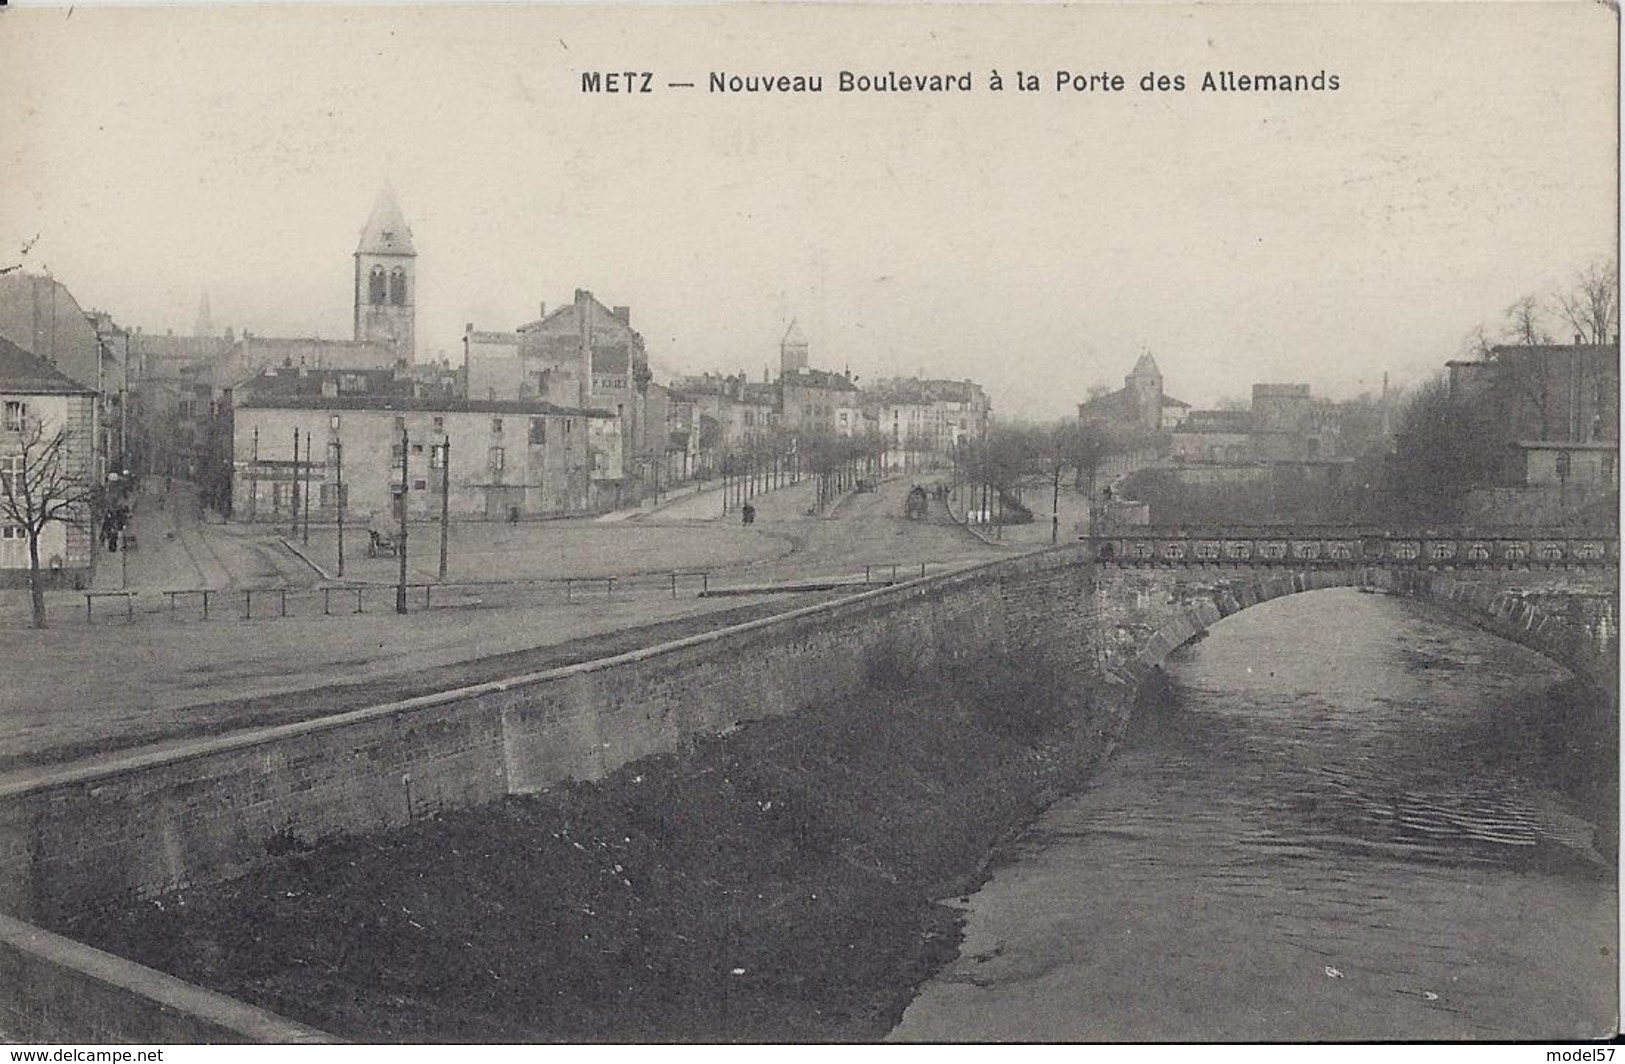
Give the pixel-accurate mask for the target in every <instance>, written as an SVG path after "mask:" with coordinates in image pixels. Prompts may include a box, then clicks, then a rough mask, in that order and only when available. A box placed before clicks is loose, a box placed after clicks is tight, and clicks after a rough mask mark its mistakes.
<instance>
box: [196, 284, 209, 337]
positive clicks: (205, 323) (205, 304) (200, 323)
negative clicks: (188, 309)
mask: <svg viewBox="0 0 1625 1064" xmlns="http://www.w3.org/2000/svg"><path fill="white" fill-rule="evenodd" d="M192 335H193V336H213V335H214V318H213V317H212V316H210V314H209V290H208V289H206V288H205V289H204V290H203V297H202V298H201V299H199V300H198V302H197V324H196V325H194V326H193V327H192Z"/></svg>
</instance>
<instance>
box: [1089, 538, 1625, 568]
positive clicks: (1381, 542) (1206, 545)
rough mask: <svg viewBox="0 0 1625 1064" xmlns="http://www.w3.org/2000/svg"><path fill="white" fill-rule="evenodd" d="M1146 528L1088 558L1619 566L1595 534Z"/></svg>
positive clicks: (1615, 549) (1102, 543)
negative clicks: (1327, 532) (1243, 531)
mask: <svg viewBox="0 0 1625 1064" xmlns="http://www.w3.org/2000/svg"><path fill="white" fill-rule="evenodd" d="M1240 531H1241V530H1235V529H1212V530H1201V531H1197V530H1179V531H1171V530H1166V529H1165V530H1160V531H1154V530H1149V529H1147V530H1144V531H1122V532H1112V533H1110V534H1107V535H1100V536H1094V537H1085V539H1086V540H1087V542H1089V544H1090V547H1091V551H1090V553H1091V555H1092V557H1093V558H1094V559H1095V560H1096V561H1098V562H1102V563H1107V564H1117V565H1178V566H1190V565H1248V566H1257V565H1280V566H1294V567H1305V566H1306V567H1333V566H1341V565H1385V566H1406V567H1413V568H1510V569H1517V568H1526V567H1530V566H1563V567H1571V566H1602V565H1606V566H1614V567H1617V566H1618V565H1619V539H1618V538H1617V537H1615V538H1606V537H1600V536H1563V537H1558V536H1538V535H1517V536H1473V535H1459V534H1441V533H1417V534H1412V533H1390V532H1378V531H1371V530H1352V529H1347V530H1338V533H1337V534H1334V535H1330V536H1327V535H1317V534H1315V531H1316V530H1309V529H1295V530H1293V531H1292V532H1290V533H1283V532H1279V531H1277V532H1275V533H1274V534H1266V535H1258V534H1250V535H1244V534H1238V533H1239V532H1240Z"/></svg>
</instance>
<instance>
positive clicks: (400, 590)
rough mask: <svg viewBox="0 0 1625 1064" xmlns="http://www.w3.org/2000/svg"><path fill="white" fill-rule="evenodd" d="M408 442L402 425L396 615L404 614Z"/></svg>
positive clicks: (408, 483)
mask: <svg viewBox="0 0 1625 1064" xmlns="http://www.w3.org/2000/svg"><path fill="white" fill-rule="evenodd" d="M410 442H411V441H410V440H409V439H408V437H407V434H406V427H405V426H404V425H403V426H401V494H400V496H399V497H400V500H401V534H400V545H399V553H400V558H401V577H400V582H399V583H397V584H396V585H395V612H396V613H405V612H406V491H407V488H408V487H409V486H410V482H409V481H408V480H407V475H408V474H407V466H406V459H407V454H408V446H407V445H408V444H409V443H410Z"/></svg>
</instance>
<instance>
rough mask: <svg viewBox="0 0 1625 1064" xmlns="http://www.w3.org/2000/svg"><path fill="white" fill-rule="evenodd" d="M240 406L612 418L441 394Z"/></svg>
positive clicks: (258, 401) (310, 398) (294, 399)
mask: <svg viewBox="0 0 1625 1064" xmlns="http://www.w3.org/2000/svg"><path fill="white" fill-rule="evenodd" d="M239 409H259V410H379V411H401V412H413V413H432V414H532V415H540V414H559V415H565V416H569V417H597V418H612V417H614V416H615V415H614V414H612V413H610V412H608V411H606V410H580V409H576V408H574V407H565V406H555V405H554V404H552V403H543V402H537V401H534V400H528V399H448V398H445V397H443V396H421V397H407V396H379V395H339V396H323V395H300V396H267V397H263V398H262V397H259V396H255V397H252V398H249V399H247V400H246V401H244V402H242V403H240V404H239Z"/></svg>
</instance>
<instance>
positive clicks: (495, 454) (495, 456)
mask: <svg viewBox="0 0 1625 1064" xmlns="http://www.w3.org/2000/svg"><path fill="white" fill-rule="evenodd" d="M505 457H506V455H505V454H504V453H503V450H502V448H501V447H493V448H491V455H490V460H489V462H488V463H487V464H488V465H489V466H490V467H491V471H492V472H493V473H500V472H502V466H503V459H504V458H505Z"/></svg>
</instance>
